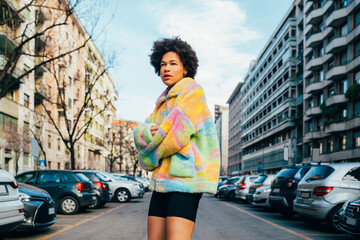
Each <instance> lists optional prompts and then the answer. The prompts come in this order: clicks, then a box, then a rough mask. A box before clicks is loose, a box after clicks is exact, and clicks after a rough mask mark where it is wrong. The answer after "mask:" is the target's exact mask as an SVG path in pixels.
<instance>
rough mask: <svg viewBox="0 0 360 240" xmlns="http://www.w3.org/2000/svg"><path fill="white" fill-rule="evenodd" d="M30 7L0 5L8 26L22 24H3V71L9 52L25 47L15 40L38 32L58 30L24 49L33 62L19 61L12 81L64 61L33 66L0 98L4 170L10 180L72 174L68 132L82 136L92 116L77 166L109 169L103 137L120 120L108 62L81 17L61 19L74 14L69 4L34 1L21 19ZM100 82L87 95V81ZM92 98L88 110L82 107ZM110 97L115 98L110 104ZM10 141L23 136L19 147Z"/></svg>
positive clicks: (0, 151) (0, 161) (0, 43)
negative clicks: (34, 172)
mask: <svg viewBox="0 0 360 240" xmlns="http://www.w3.org/2000/svg"><path fill="white" fill-rule="evenodd" d="M30 2H31V1H27V0H22V1H13V0H9V1H4V3H3V4H2V6H1V7H2V11H1V13H0V14H1V20H2V21H3V22H4V19H5V20H6V17H7V16H12V17H13V18H14V17H15V18H14V19H16V17H18V18H19V19H18V21H15V22H16V23H18V24H13V22H14V21H8V22H7V24H2V25H1V26H0V30H1V31H0V65H1V66H2V67H4V65H5V64H6V61H7V59H8V57H9V54H10V53H9V52H8V51H9V50H12V49H14V47H16V46H17V45H19V44H21V42H19V41H20V38H17V39H15V36H16V35H19V34H27V33H28V32H27V31H30V33H40V32H42V31H44V29H46V28H49V27H51V26H54V25H55V24H57V25H58V26H57V27H53V28H52V29H51V30H48V31H46V32H45V34H43V35H41V34H40V35H39V36H37V37H36V38H34V39H33V40H32V41H30V42H29V43H27V44H25V45H24V47H23V49H22V50H23V51H25V52H26V53H29V55H33V57H29V56H25V55H21V57H20V60H19V61H18V63H17V65H16V69H15V70H16V71H14V72H13V73H12V75H13V76H11V74H10V75H9V74H8V75H9V76H8V77H9V78H10V79H11V77H12V78H16V77H18V76H19V75H20V74H21V73H22V72H24V71H26V70H29V69H32V68H33V67H34V66H36V65H37V64H39V63H41V62H44V61H46V60H48V59H49V58H51V57H55V56H60V55H62V54H63V56H62V57H59V58H57V59H56V60H54V61H52V62H51V63H48V64H44V65H42V66H41V67H38V68H36V69H35V70H34V71H32V72H31V73H30V74H28V75H26V76H25V77H24V78H23V79H21V82H20V84H18V85H17V86H15V87H14V88H13V89H10V90H9V91H8V93H7V94H6V97H3V98H1V99H0V115H1V116H0V120H1V123H2V124H1V128H0V167H1V168H4V169H6V170H8V171H10V172H11V173H12V174H16V172H18V173H19V172H23V171H26V170H31V169H36V168H39V167H42V168H47V169H68V168H70V152H69V150H68V149H67V148H66V146H65V144H64V142H69V134H68V133H71V132H72V130H73V129H74V130H75V133H76V132H81V129H83V128H84V127H85V126H86V123H87V122H88V121H87V120H88V118H93V121H92V122H91V124H89V126H88V130H87V131H86V133H85V134H83V135H81V136H80V138H79V140H78V141H77V142H76V144H75V146H74V152H75V154H74V156H75V168H78V169H80V168H87V169H100V170H104V169H105V157H104V156H105V155H106V154H107V151H108V150H107V148H106V144H105V143H104V139H105V138H106V134H107V131H108V130H109V128H110V127H109V126H111V124H112V122H113V121H114V119H115V111H116V109H115V107H114V105H115V101H116V100H117V93H116V92H115V90H114V89H115V87H114V83H113V81H112V79H111V77H110V76H109V74H108V73H107V72H106V71H104V67H103V66H105V62H104V60H103V59H102V56H101V54H100V52H99V51H98V50H97V48H96V46H95V44H94V43H93V42H92V39H91V38H90V36H89V35H88V34H87V32H86V30H85V29H84V27H83V26H82V24H81V23H80V21H79V19H78V18H77V17H76V15H75V14H71V15H69V16H66V15H64V13H66V11H65V10H66V9H69V8H70V5H69V3H68V1H66V0H61V1H56V0H49V1H36V4H32V5H29V7H28V8H26V9H25V10H24V11H21V12H20V13H21V14H20V15H19V14H16V13H17V10H19V9H21V8H22V7H23V6H24V5H25V4H27V3H30ZM37 4H44V5H41V7H39V5H37ZM8 12H10V13H11V14H9V13H8ZM5 22H6V21H5ZM64 23H65V24H64ZM26 27H27V28H28V29H26ZM30 33H29V34H30ZM29 36H31V34H30V35H29ZM12 45H14V46H12ZM82 45H83V46H82ZM76 48H78V49H77V50H76V51H75V50H74V49H76ZM72 50H74V51H72ZM69 51H71V52H69ZM1 66H0V71H1V70H2V69H4V68H1ZM95 76H99V77H98V78H97V80H96V83H95V84H94V86H93V87H92V89H91V90H90V91H89V84H88V82H87V81H89V80H90V79H91V78H93V79H95ZM88 93H90V95H91V100H90V102H88V106H91V107H88V108H84V106H86V105H85V104H84V103H85V101H86V99H87V97H86V96H87V94H88ZM105 99H111V101H110V104H108V102H106V101H105ZM45 100H46V101H45ZM105 105H106V106H107V107H106V108H105V107H104V106H105ZM104 109H106V110H105V111H104ZM96 113H98V114H96ZM59 131H60V132H61V133H62V134H61V135H60V134H59ZM13 135H15V136H17V138H19V140H18V139H16V140H17V141H18V142H19V143H20V144H17V145H18V146H21V147H20V149H17V147H16V144H14V143H13V142H14V141H9V139H10V138H11V137H12V136H13ZM75 135H76V134H75ZM75 135H74V136H75ZM75 137H76V136H75ZM77 137H79V135H77ZM18 152H19V154H17V153H18ZM45 159H46V162H45ZM16 166H17V167H16ZM16 169H17V170H16Z"/></svg>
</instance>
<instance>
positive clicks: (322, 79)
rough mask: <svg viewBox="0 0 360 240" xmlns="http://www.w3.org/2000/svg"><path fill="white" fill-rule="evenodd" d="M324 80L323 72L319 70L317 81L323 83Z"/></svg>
mask: <svg viewBox="0 0 360 240" xmlns="http://www.w3.org/2000/svg"><path fill="white" fill-rule="evenodd" d="M324 79H325V74H324V71H323V70H321V71H320V72H319V81H324Z"/></svg>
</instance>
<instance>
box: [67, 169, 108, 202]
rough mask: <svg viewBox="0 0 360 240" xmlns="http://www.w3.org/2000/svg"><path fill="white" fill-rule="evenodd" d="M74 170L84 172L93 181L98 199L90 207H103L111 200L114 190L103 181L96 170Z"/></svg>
mask: <svg viewBox="0 0 360 240" xmlns="http://www.w3.org/2000/svg"><path fill="white" fill-rule="evenodd" d="M74 172H75V173H76V174H77V173H81V174H84V175H85V176H86V177H87V178H88V179H89V180H90V181H91V183H92V185H93V188H94V192H95V193H96V201H95V202H93V203H92V204H90V205H89V208H99V207H103V206H104V205H105V204H106V203H107V202H109V201H110V200H111V196H112V191H111V190H110V187H109V184H108V183H106V182H104V181H101V180H100V178H99V177H98V176H97V174H96V173H95V172H92V171H90V170H74Z"/></svg>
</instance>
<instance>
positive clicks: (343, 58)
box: [340, 50, 347, 65]
mask: <svg viewBox="0 0 360 240" xmlns="http://www.w3.org/2000/svg"><path fill="white" fill-rule="evenodd" d="M346 63H347V51H346V50H345V51H344V52H342V53H341V54H340V65H344V64H346Z"/></svg>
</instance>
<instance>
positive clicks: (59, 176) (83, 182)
mask: <svg viewBox="0 0 360 240" xmlns="http://www.w3.org/2000/svg"><path fill="white" fill-rule="evenodd" d="M81 175H82V176H81V178H80V177H79V176H80V175H79V174H77V175H76V174H75V173H74V172H72V171H67V170H35V171H29V172H24V173H22V174H19V175H17V176H15V178H16V179H17V180H18V181H19V182H22V183H26V184H30V185H33V186H36V187H39V188H41V189H44V190H46V191H47V192H48V193H49V194H50V196H51V197H52V199H53V200H54V201H55V203H56V208H57V209H58V210H59V211H60V212H61V213H63V214H75V213H77V212H78V211H79V210H80V208H81V209H85V208H87V207H89V205H90V204H93V202H95V201H96V193H95V192H94V190H93V187H92V184H91V182H90V181H89V179H88V178H87V177H86V176H85V175H83V174H81Z"/></svg>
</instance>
